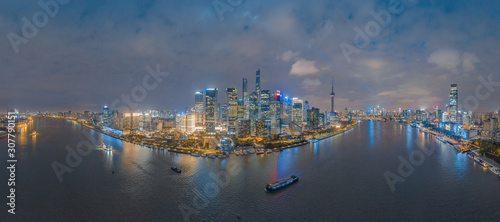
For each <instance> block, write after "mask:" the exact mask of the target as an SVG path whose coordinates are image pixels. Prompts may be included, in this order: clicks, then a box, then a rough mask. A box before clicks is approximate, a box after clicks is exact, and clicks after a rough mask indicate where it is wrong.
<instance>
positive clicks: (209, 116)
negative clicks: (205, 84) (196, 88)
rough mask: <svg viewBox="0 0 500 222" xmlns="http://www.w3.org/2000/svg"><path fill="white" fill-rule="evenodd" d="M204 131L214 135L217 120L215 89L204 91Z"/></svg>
mask: <svg viewBox="0 0 500 222" xmlns="http://www.w3.org/2000/svg"><path fill="white" fill-rule="evenodd" d="M205 109H206V111H205V131H206V132H207V133H210V134H213V133H215V121H216V120H217V118H216V115H217V113H218V112H217V110H216V109H217V88H206V89H205Z"/></svg>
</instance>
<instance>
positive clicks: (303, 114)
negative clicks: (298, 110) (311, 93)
mask: <svg viewBox="0 0 500 222" xmlns="http://www.w3.org/2000/svg"><path fill="white" fill-rule="evenodd" d="M308 109H309V102H308V101H307V100H306V101H305V102H304V105H303V106H302V121H303V122H307V110H308Z"/></svg>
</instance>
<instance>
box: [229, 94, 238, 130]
mask: <svg viewBox="0 0 500 222" xmlns="http://www.w3.org/2000/svg"><path fill="white" fill-rule="evenodd" d="M226 93H227V105H228V108H229V113H228V116H227V129H228V133H229V134H236V129H237V127H238V91H237V90H236V89H235V88H227V89H226Z"/></svg>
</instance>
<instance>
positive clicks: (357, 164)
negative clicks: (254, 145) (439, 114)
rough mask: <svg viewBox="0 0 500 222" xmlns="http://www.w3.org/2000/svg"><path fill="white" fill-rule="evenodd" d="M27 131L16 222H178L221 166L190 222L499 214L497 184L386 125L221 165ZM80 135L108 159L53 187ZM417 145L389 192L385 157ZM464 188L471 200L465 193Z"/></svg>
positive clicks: (47, 130) (47, 127) (63, 130)
mask: <svg viewBox="0 0 500 222" xmlns="http://www.w3.org/2000/svg"><path fill="white" fill-rule="evenodd" d="M31 130H37V131H38V132H39V133H40V135H39V136H37V137H35V138H33V137H31V136H29V137H26V135H27V134H25V133H26V132H23V133H22V134H21V135H20V140H19V141H18V145H19V149H20V150H21V151H22V152H20V154H19V161H20V164H21V163H22V165H21V166H20V173H19V174H20V175H22V177H20V178H19V179H20V181H19V186H20V190H22V191H23V192H19V194H18V195H19V201H20V203H22V208H23V209H24V210H26V211H29V212H30V214H23V215H21V217H22V218H23V219H24V220H42V221H46V220H51V219H52V220H53V219H54V218H61V217H60V215H61V214H62V215H64V218H65V220H78V219H80V218H82V215H85V216H88V217H90V218H89V219H91V220H104V221H109V220H132V221H148V220H168V221H179V220H181V218H182V214H181V213H180V211H179V209H178V206H179V204H181V203H185V204H191V203H192V200H193V198H194V197H195V195H196V194H195V192H194V190H199V191H200V192H203V189H204V188H205V186H206V185H207V184H210V183H215V181H214V179H213V178H212V177H210V176H209V175H210V173H215V174H217V173H220V172H224V171H226V172H227V168H229V167H230V166H232V165H233V164H236V165H237V166H239V167H241V169H242V170H241V172H240V173H239V174H236V175H231V176H230V177H229V182H228V185H227V186H226V187H224V188H221V190H220V192H219V193H218V194H217V195H216V197H214V198H209V204H208V206H207V207H206V208H203V209H200V214H199V215H197V216H195V217H194V218H193V220H194V219H197V220H210V221H230V220H234V215H235V214H241V215H242V217H243V218H244V219H245V220H249V221H278V220H284V221H306V220H308V221H311V220H312V221H332V220H341V221H346V220H347V221H359V220H385V221H387V220H389V221H394V220H428V219H434V220H454V219H459V220H461V219H465V220H467V219H478V220H481V219H482V220H493V219H496V218H493V216H494V215H495V212H496V211H497V207H496V206H497V205H498V204H499V200H498V199H495V198H492V197H494V196H495V195H497V194H498V193H500V181H498V179H497V178H494V176H493V175H492V174H491V173H490V172H486V171H485V170H484V169H482V167H478V166H475V165H474V163H473V162H472V161H471V160H470V159H469V158H467V156H466V155H463V154H457V152H456V151H455V150H454V149H453V148H452V147H451V146H449V145H448V144H443V143H441V142H439V141H436V140H435V137H434V136H430V135H428V134H425V133H422V132H419V130H418V129H417V128H412V127H410V126H408V125H404V124H399V123H395V122H393V121H391V122H372V121H365V122H363V123H361V124H360V125H359V126H356V127H355V128H354V129H353V130H351V131H348V132H346V133H344V134H341V135H337V136H335V137H332V138H329V139H325V140H322V141H319V142H318V143H316V144H309V145H306V146H302V147H295V148H290V149H287V150H285V151H283V152H280V153H271V154H264V155H247V156H240V157H238V156H234V155H233V156H230V157H229V158H228V159H209V158H201V157H198V158H197V157H192V156H189V155H181V154H177V153H171V152H166V151H161V150H151V149H147V148H144V147H140V146H138V145H135V144H130V143H127V142H122V141H120V140H117V139H114V138H112V137H108V136H103V135H101V134H100V133H97V132H94V131H92V130H88V129H86V128H84V127H82V126H81V125H80V124H73V123H71V122H67V121H64V120H57V119H37V120H36V121H35V122H34V124H33V125H31V126H28V130H27V132H30V131H31ZM81 131H87V132H90V133H89V135H90V136H91V137H92V138H95V142H96V143H98V142H100V141H101V140H104V142H105V143H106V144H109V145H112V146H113V148H114V150H113V151H112V152H104V151H103V150H97V149H96V150H94V151H93V152H92V153H91V154H90V155H89V156H86V157H83V158H82V163H81V164H80V165H78V166H77V167H75V168H74V171H73V172H72V173H69V174H64V181H63V182H62V183H59V182H58V181H57V178H56V176H55V174H54V171H53V170H52V168H51V163H52V162H53V161H58V162H61V163H65V158H66V155H67V151H66V150H65V147H66V146H70V147H72V148H73V149H74V148H75V147H76V145H77V144H78V142H79V141H81V140H85V139H86V137H85V136H83V135H81ZM63 138H64V139H63ZM426 143H434V145H435V148H436V150H435V152H434V153H433V154H431V155H430V156H428V157H426V159H425V161H424V163H423V164H422V165H421V166H418V167H416V168H415V172H414V173H413V174H412V175H411V176H410V177H409V178H407V179H406V181H405V182H404V183H399V184H397V185H396V191H395V192H394V193H392V192H391V191H390V189H389V187H388V185H387V182H386V181H385V179H384V177H383V173H384V172H385V171H392V172H397V168H398V164H399V160H398V159H397V157H398V156H403V157H405V158H408V156H409V155H410V153H411V151H413V150H422V149H423V148H424V147H425V146H426V145H427V144H426ZM35 145H36V146H35ZM96 145H97V144H96ZM0 155H3V156H2V157H4V156H5V155H6V154H5V153H2V154H0ZM171 166H179V167H182V170H183V172H182V173H181V174H177V173H175V172H174V171H172V170H170V167H171ZM112 171H114V172H115V174H111V172H112ZM2 174H5V171H2ZM290 175H297V176H299V178H300V179H299V182H298V183H296V184H293V185H291V186H290V187H287V188H285V189H283V190H281V191H279V192H276V193H273V194H269V193H266V192H264V187H265V185H266V184H268V183H270V182H272V181H275V180H277V179H280V178H282V177H285V176H290ZM4 176H6V175H4ZM1 186H2V187H0V188H2V190H5V189H6V188H5V184H2V185H1ZM473 190H481V193H474V195H472V193H471V191H473ZM469 194H470V195H469ZM464 202H466V203H467V207H466V208H463V203H464ZM40 203H43V204H44V206H46V207H42V205H40ZM20 205H21V204H20ZM457 209H460V210H459V211H457ZM415 212H418V213H415ZM1 219H2V218H1V217H0V220H1ZM2 221H5V220H2Z"/></svg>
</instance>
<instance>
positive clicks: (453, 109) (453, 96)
mask: <svg viewBox="0 0 500 222" xmlns="http://www.w3.org/2000/svg"><path fill="white" fill-rule="evenodd" d="M457 107H458V86H457V84H451V90H450V113H449V115H450V122H452V123H457V122H458V121H457V113H458V109H457Z"/></svg>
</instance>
